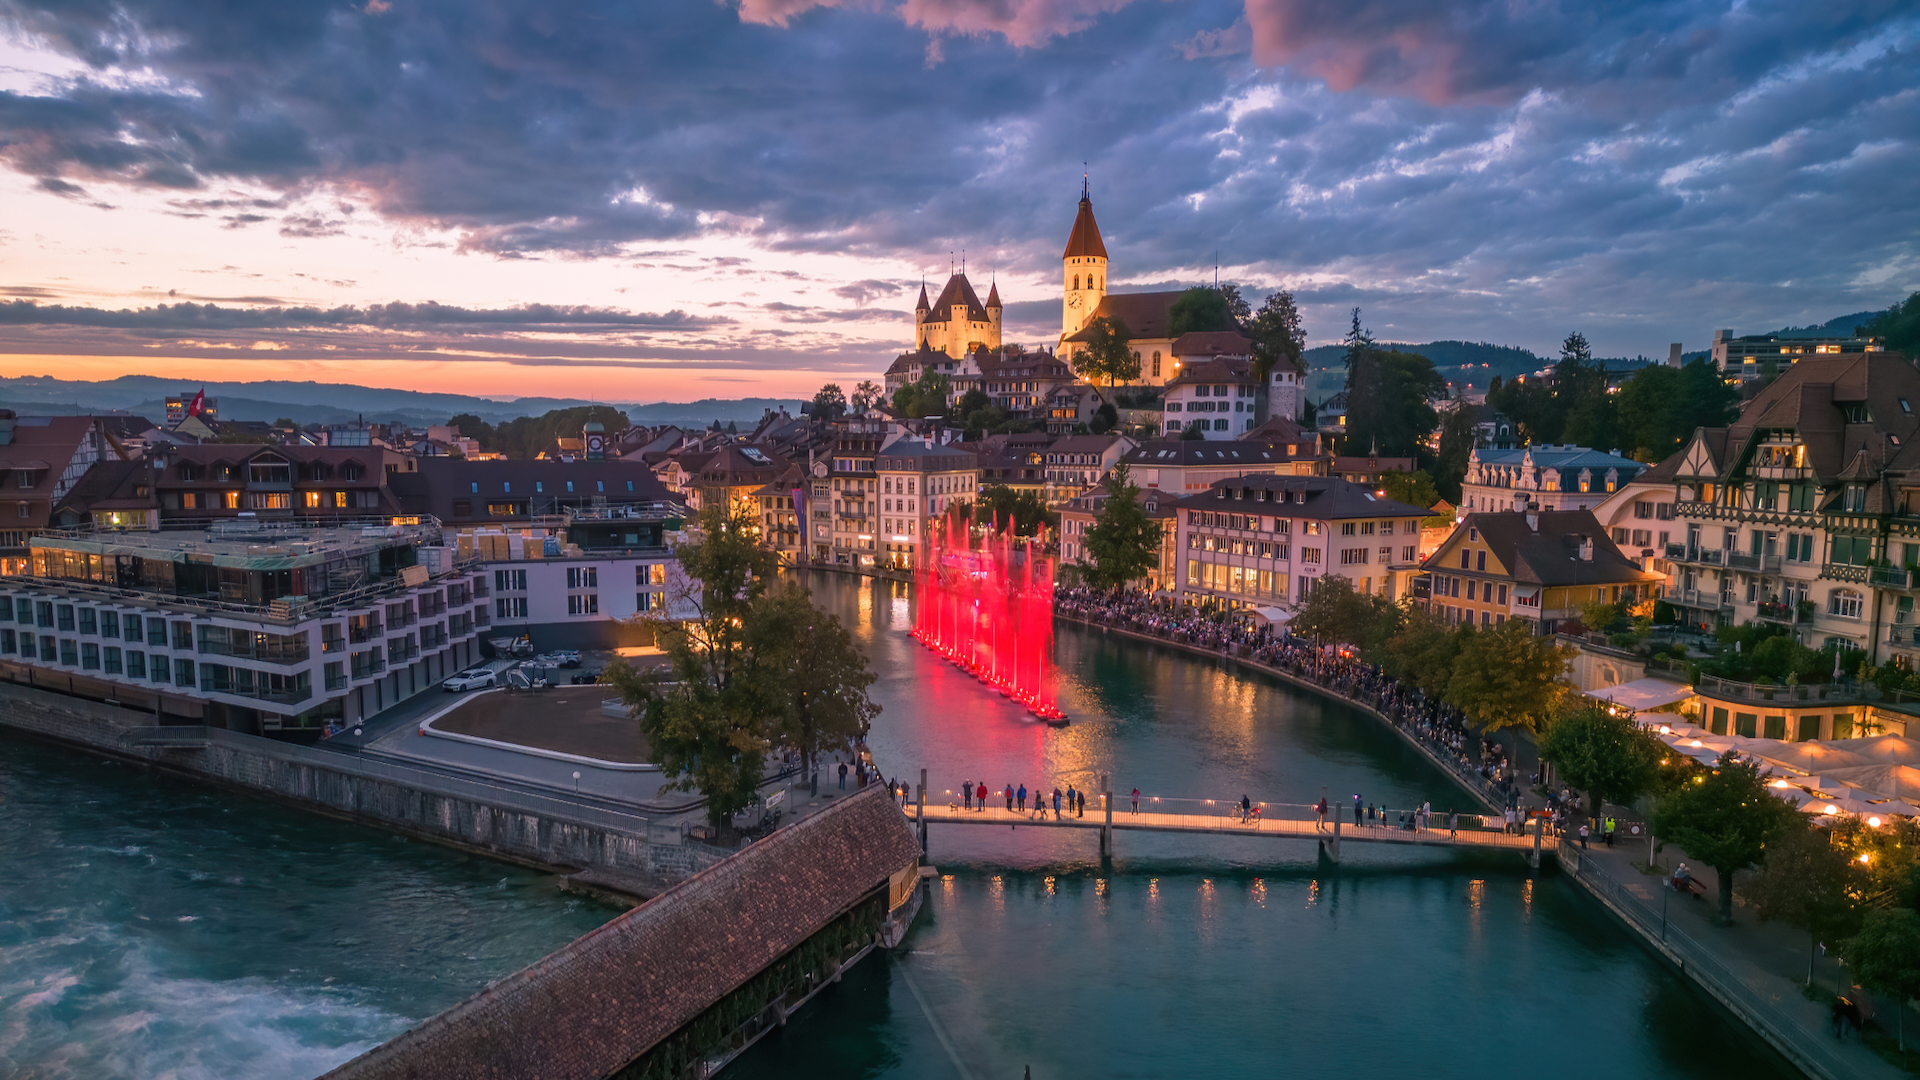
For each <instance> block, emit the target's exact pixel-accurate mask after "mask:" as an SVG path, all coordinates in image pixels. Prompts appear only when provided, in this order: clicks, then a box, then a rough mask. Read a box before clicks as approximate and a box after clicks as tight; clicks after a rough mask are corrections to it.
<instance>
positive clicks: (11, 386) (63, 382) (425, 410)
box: [0, 375, 800, 426]
mask: <svg viewBox="0 0 1920 1080" xmlns="http://www.w3.org/2000/svg"><path fill="white" fill-rule="evenodd" d="M200 386H201V384H199V383H197V382H182V381H181V380H179V379H162V378H156V377H154V376H151V375H123V376H121V377H120V378H117V379H109V380H106V381H103V382H79V381H74V380H68V379H56V378H53V377H51V376H43V375H23V376H20V377H18V378H11V379H8V378H0V408H9V409H13V410H15V411H17V412H21V413H40V414H47V413H84V412H129V413H138V414H140V415H143V416H145V417H146V418H147V419H149V420H153V421H155V422H158V421H160V420H162V419H164V418H165V416H166V411H167V410H166V399H167V398H168V397H169V396H171V395H173V394H178V393H182V392H187V393H191V392H193V391H196V390H199V389H200ZM206 391H207V396H208V397H209V398H213V399H216V400H217V401H218V402H219V405H220V416H221V417H222V418H223V419H227V420H263V421H267V422H272V421H274V420H279V419H282V418H285V419H289V420H293V421H295V422H296V423H301V424H339V423H346V422H348V421H351V420H354V419H357V418H362V417H364V418H365V419H367V420H371V421H379V422H392V421H396V420H397V421H404V422H406V423H409V424H443V423H446V421H447V418H448V417H451V416H455V415H458V414H460V413H471V414H473V415H475V416H478V417H479V418H481V419H482V420H485V421H487V422H488V423H499V422H500V421H503V420H512V419H513V418H515V417H518V416H541V415H543V414H545V413H548V412H551V411H553V410H554V409H568V408H574V407H576V406H580V405H600V404H608V403H606V402H598V401H588V400H584V399H581V398H516V399H514V400H512V401H492V400H489V399H487V398H480V397H473V396H471V395H467V394H430V393H425V392H422V391H417V390H389V389H383V388H380V387H370V386H356V385H353V384H351V383H316V382H291V381H284V380H266V381H261V382H234V383H219V382H209V383H207V384H206ZM614 407H615V408H618V409H621V410H623V411H624V412H626V414H627V415H628V416H629V417H631V418H632V419H633V421H634V422H635V423H640V424H683V425H684V424H697V425H700V426H705V425H707V424H709V423H712V422H713V421H715V420H719V421H720V422H721V423H726V422H728V421H740V422H743V423H744V422H749V421H756V420H759V419H760V417H761V415H762V414H763V413H765V411H766V410H768V409H778V408H782V407H784V408H786V409H787V411H789V412H792V413H795V414H798V412H799V410H800V402H799V399H782V398H734V399H721V398H706V399H703V400H700V401H690V402H655V403H652V404H645V405H637V404H636V405H621V404H617V403H616V404H615V405H614Z"/></svg>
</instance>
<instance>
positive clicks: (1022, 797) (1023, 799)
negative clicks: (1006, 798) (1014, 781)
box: [1013, 784, 1027, 814]
mask: <svg viewBox="0 0 1920 1080" xmlns="http://www.w3.org/2000/svg"><path fill="white" fill-rule="evenodd" d="M1013 801H1014V802H1015V803H1016V804H1018V805H1019V807H1020V812H1021V813H1023V814H1024V813H1026V812H1027V785H1025V784H1021V785H1020V790H1019V791H1017V792H1015V793H1014V796H1013Z"/></svg>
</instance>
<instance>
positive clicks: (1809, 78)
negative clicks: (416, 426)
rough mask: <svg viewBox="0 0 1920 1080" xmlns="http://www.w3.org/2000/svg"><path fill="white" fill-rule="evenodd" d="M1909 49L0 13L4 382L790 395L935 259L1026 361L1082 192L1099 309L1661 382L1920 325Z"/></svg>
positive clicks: (325, 8) (393, 9)
mask: <svg viewBox="0 0 1920 1080" xmlns="http://www.w3.org/2000/svg"><path fill="white" fill-rule="evenodd" d="M1917 60H1920V7H1916V5H1914V4H1912V3H1911V2H1895V0H1821V2H1819V3H1808V2H1806V0H1799V2H1774V0H1763V2H1738V3H1678V2H1663V0H1646V2H1638V0H1581V2H1574V0H1499V2H1487V0H1459V2H1455V3H1442V2H1439V0H1238V2H1235V0H1218V2H1206V0H1201V2H1193V3H1169V2H1165V0H645V2H636V0H516V2H508V0H357V2H348V0H332V2H313V0H0V375H28V374H31V375H57V376H59V377H62V378H111V377H114V376H116V375H121V374H152V375H165V376H178V377H180V378H183V379H191V378H203V379H216V380H238V379H247V378H310V379H316V380H319V381H325V382H356V383H362V384H366V385H374V386H390V387H400V388H406V389H423V390H439V391H457V392H464V393H473V394H483V395H489V396H496V397H513V396H520V395H540V396H566V397H585V398H596V399H600V400H607V401H622V402H645V401H660V400H692V399H698V398H704V397H744V396H770V395H779V396H785V395H805V394H811V392H812V391H813V390H814V389H816V388H817V387H819V386H820V385H821V384H822V383H823V382H827V381H835V382H839V383H841V384H842V385H846V386H850V385H851V384H852V383H853V382H856V381H858V380H859V379H861V378H868V377H871V378H875V379H876V380H877V379H878V377H879V375H880V373H881V372H882V371H883V370H884V368H885V366H886V364H887V362H888V361H889V360H890V359H891V358H892V357H893V356H894V355H896V354H897V353H899V352H900V351H902V350H904V349H906V348H909V347H910V345H911V338H912V329H911V328H912V307H913V303H914V300H915V299H916V298H917V295H918V289H919V285H920V282H921V280H922V279H926V280H928V281H929V282H931V283H932V287H933V288H934V289H936V290H937V289H938V287H939V285H940V283H941V282H942V281H943V280H944V279H945V278H946V276H947V274H948V273H949V272H950V270H951V268H952V267H953V266H954V265H955V264H956V263H957V262H959V261H960V260H962V259H964V260H965V265H966V267H967V269H968V272H969V274H970V275H971V276H972V277H973V278H974V279H975V280H976V281H982V292H983V293H984V282H985V281H992V282H995V283H997V284H998V286H999V289H1000V293H1001V295H1002V297H1003V298H1004V299H1005V301H1006V303H1007V323H1008V329H1007V339H1008V340H1009V341H1014V342H1021V343H1024V344H1027V345H1029V346H1040V345H1051V344H1054V343H1055V342H1056V341H1057V337H1058V333H1059V298H1060V292H1061V281H1060V279H1061V273H1062V271H1061V266H1060V262H1059V259H1060V252H1061V248H1062V247H1063V246H1064V244H1065V241H1066V237H1067V232H1068V230H1069V228H1070V227H1071V225H1072V221H1073V214H1074V206H1075V203H1076V202H1077V200H1078V198H1079V195H1080V189H1081V183H1082V178H1083V173H1084V175H1085V176H1086V178H1087V182H1088V184H1089V187H1090V190H1091V192H1092V198H1093V201H1094V207H1095V209H1096V211H1097V213H1098V216H1099V220H1100V223H1101V226H1102V229H1103V232H1104V234H1105V237H1106V243H1107V247H1108V250H1109V252H1110V253H1111V255H1112V262H1111V265H1110V267H1109V274H1110V282H1111V287H1112V289H1114V290H1115V291H1128V290H1134V289H1148V288H1175V287H1181V286H1186V285H1193V284H1200V283H1204V282H1209V281H1212V280H1213V279H1214V276H1215V274H1216V272H1217V273H1218V275H1219V278H1220V280H1223V281H1231V282H1234V283H1236V284H1238V285H1239V286H1240V287H1241V289H1242V291H1243V292H1244V293H1247V294H1249V295H1250V296H1252V297H1253V298H1254V299H1255V301H1256V302H1257V301H1258V299H1259V298H1260V297H1261V296H1264V295H1266V294H1267V293H1269V292H1271V291H1273V290H1276V289H1282V288H1284V289H1288V290H1290V291H1292V292H1293V293H1294V295H1295V296H1296V297H1297V299H1298V300H1299V302H1300V305H1301V307H1302V310H1303V311H1304V313H1305V316H1306V327H1307V331H1308V335H1309V338H1310V339H1311V341H1312V342H1313V343H1322V342H1327V341H1333V340H1336V339H1338V338H1339V337H1340V336H1341V335H1342V334H1343V333H1344V332H1345V331H1346V329H1347V325H1348V320H1349V313H1350V310H1351V309H1352V308H1354V307H1359V308H1361V311H1362V320H1363V322H1364V323H1365V324H1366V325H1367V327H1368V328H1369V329H1370V330H1371V331H1372V332H1373V334H1374V335H1375V336H1376V337H1378V338H1381V339H1384V340H1397V341H1410V342H1419V341H1428V340H1438V339H1463V340H1470V341H1491V342H1498V343H1501V344H1510V345H1520V346H1524V347H1528V348H1532V349H1533V350H1535V351H1536V352H1540V353H1542V354H1553V353H1555V352H1557V348H1558V342H1559V341H1560V340H1561V338H1563V337H1564V336H1565V335H1566V334H1567V333H1568V332H1569V331H1572V330H1580V331H1581V332H1583V333H1585V334H1586V336H1587V337H1588V338H1589V339H1590V340H1591V341H1592V342H1593V345H1594V348H1595V352H1596V353H1597V354H1598V355H1603V356H1630V355H1636V354H1646V355H1651V356H1664V355H1665V354H1666V349H1667V345H1668V343H1669V342H1675V341H1678V342H1682V343H1684V344H1685V345H1686V347H1687V348H1689V349H1695V348H1704V347H1705V346H1706V344H1707V342H1708V341H1709V339H1710V338H1711V336H1712V334H1713V332H1714V330H1715V329H1720V328H1729V329H1734V330H1736V331H1738V332H1741V333H1753V332H1760V331H1765V330H1770V329H1776V328H1779V327H1781V326H1784V325H1789V324H1792V325H1804V324H1808V323H1816V322H1823V321H1825V320H1827V319H1829V318H1832V317H1835V316H1839V315H1844V314H1848V313H1852V312H1857V311H1867V310H1876V309H1880V308H1884V307H1886V306H1888V305H1889V304H1891V303H1893V302H1895V301H1897V300H1899V299H1901V298H1903V297H1905V296H1906V295H1907V294H1908V293H1910V292H1912V291H1914V290H1915V289H1920V239H1917V238H1920V149H1917V148H1916V137H1920V119H1917V118H1920V63H1916V61H1917ZM1216 268H1217V269H1216Z"/></svg>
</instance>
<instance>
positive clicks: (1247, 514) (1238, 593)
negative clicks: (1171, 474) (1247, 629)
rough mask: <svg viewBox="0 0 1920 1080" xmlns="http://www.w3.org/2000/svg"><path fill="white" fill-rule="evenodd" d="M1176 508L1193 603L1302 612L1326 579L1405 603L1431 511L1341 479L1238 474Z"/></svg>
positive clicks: (1186, 590) (1183, 591) (1184, 580)
mask: <svg viewBox="0 0 1920 1080" xmlns="http://www.w3.org/2000/svg"><path fill="white" fill-rule="evenodd" d="M1177 506H1178V509H1179V520H1178V529H1179V537H1178V539H1177V540H1176V542H1175V546H1176V547H1177V548H1178V555H1179V558H1180V559H1181V561H1182V564H1183V565H1182V569H1181V573H1180V581H1179V592H1180V597H1181V599H1182V600H1184V601H1186V602H1187V603H1200V602H1203V601H1207V600H1214V601H1218V602H1220V603H1223V604H1226V605H1227V606H1230V607H1270V606H1275V605H1294V604H1297V603H1299V601H1300V600H1301V599H1303V598H1304V597H1305V596H1306V595H1307V594H1308V593H1310V592H1311V591H1312V590H1313V588H1314V586H1315V585H1316V584H1317V583H1318V582H1319V581H1320V580H1321V579H1323V578H1328V577H1342V578H1346V579H1347V580H1348V581H1349V582H1351V583H1352V584H1353V587H1354V590H1355V591H1357V592H1363V593H1369V594H1372V595H1377V596H1384V597H1386V598H1387V599H1389V600H1397V599H1399V598H1401V597H1403V596H1407V595H1409V594H1410V593H1411V591H1412V584H1413V576H1414V574H1415V572H1416V571H1417V570H1418V569H1419V566H1420V562H1419V556H1420V550H1419V549H1420V519H1421V518H1423V517H1425V516H1426V514H1427V512H1426V511H1425V510H1422V509H1421V508H1420V507H1417V506H1409V505H1407V504H1405V503H1400V502H1395V501H1393V500H1392V499H1388V498H1384V497H1382V496H1378V495H1375V494H1374V493H1373V492H1371V491H1369V490H1367V489H1366V488H1363V487H1361V486H1359V485H1358V484H1351V483H1348V482H1347V481H1345V480H1342V479H1339V478H1338V477H1333V476H1272V475H1269V476H1241V477H1234V478H1230V479H1225V480H1220V481H1217V482H1215V483H1214V484H1213V485H1212V486H1211V488H1210V489H1209V490H1207V491H1205V492H1202V493H1200V494H1197V495H1188V496H1186V497H1184V498H1182V499H1180V500H1179V502H1178V504H1177Z"/></svg>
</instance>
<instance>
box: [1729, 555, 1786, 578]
mask: <svg viewBox="0 0 1920 1080" xmlns="http://www.w3.org/2000/svg"><path fill="white" fill-rule="evenodd" d="M1727 566H1728V567H1729V568H1730V569H1734V570H1746V571H1748V572H1751V573H1760V574H1777V573H1779V572H1780V556H1778V555H1749V554H1745V553H1743V552H1738V551H1729V552H1727Z"/></svg>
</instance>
